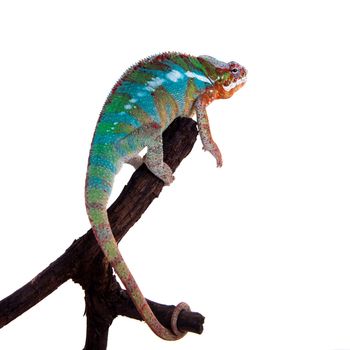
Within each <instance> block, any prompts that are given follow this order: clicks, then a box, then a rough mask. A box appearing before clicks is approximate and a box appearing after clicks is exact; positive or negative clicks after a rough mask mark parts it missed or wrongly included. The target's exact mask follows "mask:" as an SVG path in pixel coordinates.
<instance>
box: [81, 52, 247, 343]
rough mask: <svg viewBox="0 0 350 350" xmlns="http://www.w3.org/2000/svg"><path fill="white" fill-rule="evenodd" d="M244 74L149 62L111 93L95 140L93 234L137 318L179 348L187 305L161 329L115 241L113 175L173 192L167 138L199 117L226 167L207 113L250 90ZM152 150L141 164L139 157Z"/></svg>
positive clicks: (90, 184)
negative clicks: (160, 184)
mask: <svg viewBox="0 0 350 350" xmlns="http://www.w3.org/2000/svg"><path fill="white" fill-rule="evenodd" d="M246 76H247V71H246V69H245V68H244V67H242V66H241V65H239V64H238V63H236V62H233V61H232V62H228V63H225V62H221V61H219V60H217V59H215V58H213V57H210V56H199V57H195V56H191V55H187V54H180V53H176V52H167V53H162V54H159V55H154V56H150V57H148V58H146V59H143V60H141V61H139V62H138V63H137V64H135V65H134V66H132V67H131V68H129V69H128V70H127V71H126V72H125V73H124V74H123V75H122V77H121V78H120V79H119V80H118V81H117V83H116V84H115V85H114V87H113V89H112V91H111V92H110V94H109V96H108V98H107V101H106V102H105V104H104V106H103V109H102V111H101V114H100V117H99V120H98V122H97V126H96V129H95V133H94V136H93V140H92V144H91V150H90V155H89V161H88V169H87V175H86V183H85V204H86V210H87V214H88V216H89V220H90V222H91V226H92V229H93V232H94V235H95V237H96V240H97V242H98V244H99V245H100V247H101V249H102V251H103V253H104V255H105V256H106V258H107V260H108V262H109V263H110V264H111V265H112V267H113V269H114V271H115V272H116V274H117V275H118V276H119V278H120V279H121V281H122V283H123V284H124V286H125V288H126V290H127V291H128V293H129V295H130V297H131V299H132V300H133V302H134V304H135V307H136V308H137V310H138V312H139V313H140V315H141V316H142V318H143V319H144V321H145V322H146V323H147V324H148V326H149V327H150V328H151V329H152V331H153V332H154V333H155V334H156V335H158V336H159V337H161V338H163V339H165V340H177V339H180V338H182V337H183V336H184V335H185V334H186V333H185V332H181V331H179V330H178V328H177V318H178V315H179V313H180V312H181V311H182V310H189V307H188V305H187V304H185V303H180V304H179V305H177V306H176V308H175V310H174V313H173V315H172V320H171V327H172V329H171V330H169V329H167V328H165V327H163V326H162V325H161V324H160V323H159V321H158V320H157V318H156V317H155V315H154V314H153V312H152V310H151V309H150V307H149V305H148V303H147V301H146V300H145V298H144V296H143V295H142V293H141V291H140V289H139V287H138V285H137V284H136V281H135V280H134V278H133V276H132V274H131V272H130V271H129V269H128V267H127V265H126V263H125V262H124V260H123V258H122V255H121V254H120V251H119V249H118V244H117V242H116V240H115V238H114V236H113V234H112V230H111V227H110V224H109V221H108V217H107V202H108V199H109V196H110V193H111V190H112V185H113V181H114V177H115V175H116V174H117V173H118V171H119V170H120V169H121V166H122V164H123V163H128V164H131V165H132V166H134V167H135V168H137V167H139V166H140V165H141V164H142V163H145V164H146V166H147V167H148V169H149V170H150V171H151V172H152V173H153V174H154V175H155V176H157V177H158V178H160V179H161V180H163V181H164V183H165V184H166V185H169V184H170V183H171V182H172V181H173V180H174V177H173V174H172V171H171V169H170V167H169V166H168V165H167V164H166V163H164V161H163V144H162V133H163V131H164V130H165V129H166V128H167V127H168V126H169V125H170V124H171V122H172V121H173V120H174V119H175V118H177V117H179V116H183V117H191V116H192V115H193V114H194V113H196V115H197V122H198V129H199V134H200V137H201V140H202V143H203V149H204V150H206V151H209V152H210V153H211V154H212V155H213V156H214V157H215V159H216V163H217V166H218V167H221V165H222V157H221V153H220V150H219V148H218V146H217V145H216V143H215V142H214V141H213V139H212V136H211V133H210V127H209V122H208V116H207V112H206V106H207V105H208V104H209V103H211V102H212V101H213V100H216V99H224V98H229V97H231V96H232V95H233V94H234V93H235V92H236V91H237V90H239V89H240V88H241V87H242V86H243V85H244V84H245V82H246ZM145 147H147V153H146V155H145V156H144V157H143V158H142V157H141V156H140V155H139V153H140V151H142V150H143V149H144V148H145Z"/></svg>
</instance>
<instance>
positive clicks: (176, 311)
mask: <svg viewBox="0 0 350 350" xmlns="http://www.w3.org/2000/svg"><path fill="white" fill-rule="evenodd" d="M181 311H191V308H190V307H189V305H188V304H186V303H183V302H182V303H179V304H178V305H176V307H175V309H174V311H173V314H172V315H171V321H170V323H171V330H172V332H173V333H174V334H175V335H177V336H184V335H185V334H186V333H187V332H181V331H180V330H179V329H178V328H177V320H178V318H179V315H180V312H181Z"/></svg>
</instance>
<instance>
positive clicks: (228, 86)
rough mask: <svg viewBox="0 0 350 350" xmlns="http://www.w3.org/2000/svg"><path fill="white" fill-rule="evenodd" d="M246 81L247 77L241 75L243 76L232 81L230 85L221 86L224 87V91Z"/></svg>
mask: <svg viewBox="0 0 350 350" xmlns="http://www.w3.org/2000/svg"><path fill="white" fill-rule="evenodd" d="M246 81H247V77H243V78H240V79H238V80H236V81H233V82H232V83H231V84H230V85H227V86H225V85H224V86H223V88H224V89H225V91H231V90H232V89H234V88H236V87H237V86H240V85H243V84H245V82H246Z"/></svg>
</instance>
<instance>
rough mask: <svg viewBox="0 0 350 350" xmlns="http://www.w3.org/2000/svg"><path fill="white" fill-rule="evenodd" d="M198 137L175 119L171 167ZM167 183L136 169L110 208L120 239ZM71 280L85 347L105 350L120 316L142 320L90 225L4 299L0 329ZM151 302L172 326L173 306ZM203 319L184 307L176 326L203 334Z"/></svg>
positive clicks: (169, 139)
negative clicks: (81, 312)
mask: <svg viewBox="0 0 350 350" xmlns="http://www.w3.org/2000/svg"><path fill="white" fill-rule="evenodd" d="M196 137H197V128H196V123H195V122H194V121H193V120H191V119H188V118H177V119H176V120H175V121H174V122H173V123H172V125H170V126H169V128H168V129H167V130H166V131H165V132H164V135H163V142H164V158H165V161H166V162H167V163H168V164H169V166H170V167H171V168H172V169H173V171H174V170H175V169H176V168H177V167H178V165H179V164H180V162H181V161H182V159H183V158H185V157H186V156H187V155H188V154H189V152H190V151H191V149H192V147H193V145H194V143H195V140H196ZM163 186H164V184H163V182H162V181H161V180H159V179H158V178H156V177H155V176H154V175H153V174H151V173H150V172H149V171H148V169H147V168H146V167H145V166H144V165H142V166H141V167H140V168H139V169H137V170H136V171H135V172H134V174H133V175H132V177H131V179H130V181H129V182H128V184H127V185H126V186H125V187H124V189H123V191H122V193H121V194H120V196H119V197H118V199H117V200H116V201H115V202H114V203H113V204H112V205H111V207H110V208H109V210H108V214H109V220H110V223H111V227H112V230H113V233H114V235H115V237H116V239H117V240H118V242H119V241H120V240H121V239H122V238H123V237H124V235H125V234H126V233H127V232H128V230H129V229H130V227H132V226H133V225H134V223H135V222H137V221H138V220H139V218H140V217H141V215H142V214H143V213H144V211H145V210H146V209H147V208H148V206H149V205H150V204H151V202H152V201H153V200H154V199H155V198H157V197H158V196H159V194H160V192H161V190H162V188H163ZM169 219H170V218H169ZM68 279H72V280H73V281H75V282H77V283H79V284H80V285H81V286H82V288H83V289H84V291H85V302H86V315H87V336H86V344H85V348H84V349H85V350H90V349H94V350H100V349H101V350H102V349H106V346H107V338H108V329H109V326H110V325H111V323H112V322H113V319H114V318H115V317H116V316H118V315H123V316H127V317H131V318H134V319H138V320H140V319H141V318H140V316H139V314H138V312H137V311H136V309H135V307H134V305H133V303H132V301H131V300H130V298H129V296H128V294H127V293H126V292H125V291H124V290H122V289H121V288H120V286H119V284H118V283H117V281H116V279H115V278H114V276H113V274H112V270H111V267H110V266H109V265H108V264H107V263H106V261H105V259H104V258H103V256H102V254H101V252H100V249H99V247H98V245H97V244H96V241H95V239H94V237H93V234H92V232H91V230H89V231H88V232H87V233H86V234H85V235H83V236H82V237H80V238H79V239H77V240H75V241H74V242H73V244H72V245H71V246H70V247H69V248H68V249H67V250H66V252H65V253H64V254H63V255H61V256H60V257H59V258H58V259H57V260H55V261H54V262H52V263H51V264H50V265H49V266H48V267H47V268H46V269H45V270H43V271H42V272H41V273H39V274H38V275H37V276H36V277H35V278H34V279H33V280H31V281H30V282H28V283H27V284H26V285H24V286H23V287H22V288H20V289H18V290H17V291H16V292H14V293H13V294H11V295H10V296H8V297H7V298H5V299H3V300H2V301H0V328H1V327H3V326H5V325H7V324H8V323H10V322H11V321H13V320H14V319H15V318H17V317H18V316H20V315H21V314H22V313H24V312H25V311H27V310H28V309H30V308H31V307H33V306H34V305H36V304H37V303H38V302H40V301H41V300H42V299H44V298H45V297H46V296H48V295H49V294H50V293H52V292H53V291H54V290H55V289H57V288H58V287H59V286H60V285H61V284H62V283H64V282H65V281H67V280H68ZM179 283H181V281H179ZM149 303H150V305H151V308H152V309H153V311H154V313H155V314H156V316H157V317H158V319H159V320H160V322H161V323H163V324H164V325H165V326H166V327H169V325H170V317H171V313H172V310H173V308H174V306H167V305H161V304H158V303H155V302H152V301H149ZM203 322H204V317H203V316H202V315H200V314H198V313H196V312H185V311H183V312H182V313H181V314H180V316H179V320H178V327H179V328H180V329H182V330H186V331H189V332H194V333H198V334H200V333H201V332H202V331H203Z"/></svg>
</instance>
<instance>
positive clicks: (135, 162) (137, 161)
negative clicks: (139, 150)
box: [125, 154, 143, 169]
mask: <svg viewBox="0 0 350 350" xmlns="http://www.w3.org/2000/svg"><path fill="white" fill-rule="evenodd" d="M125 163H126V164H129V165H132V166H133V167H134V168H135V169H138V168H139V167H140V166H141V165H142V164H143V158H142V157H141V156H140V155H139V154H136V155H134V156H132V157H130V158H126V159H125Z"/></svg>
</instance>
